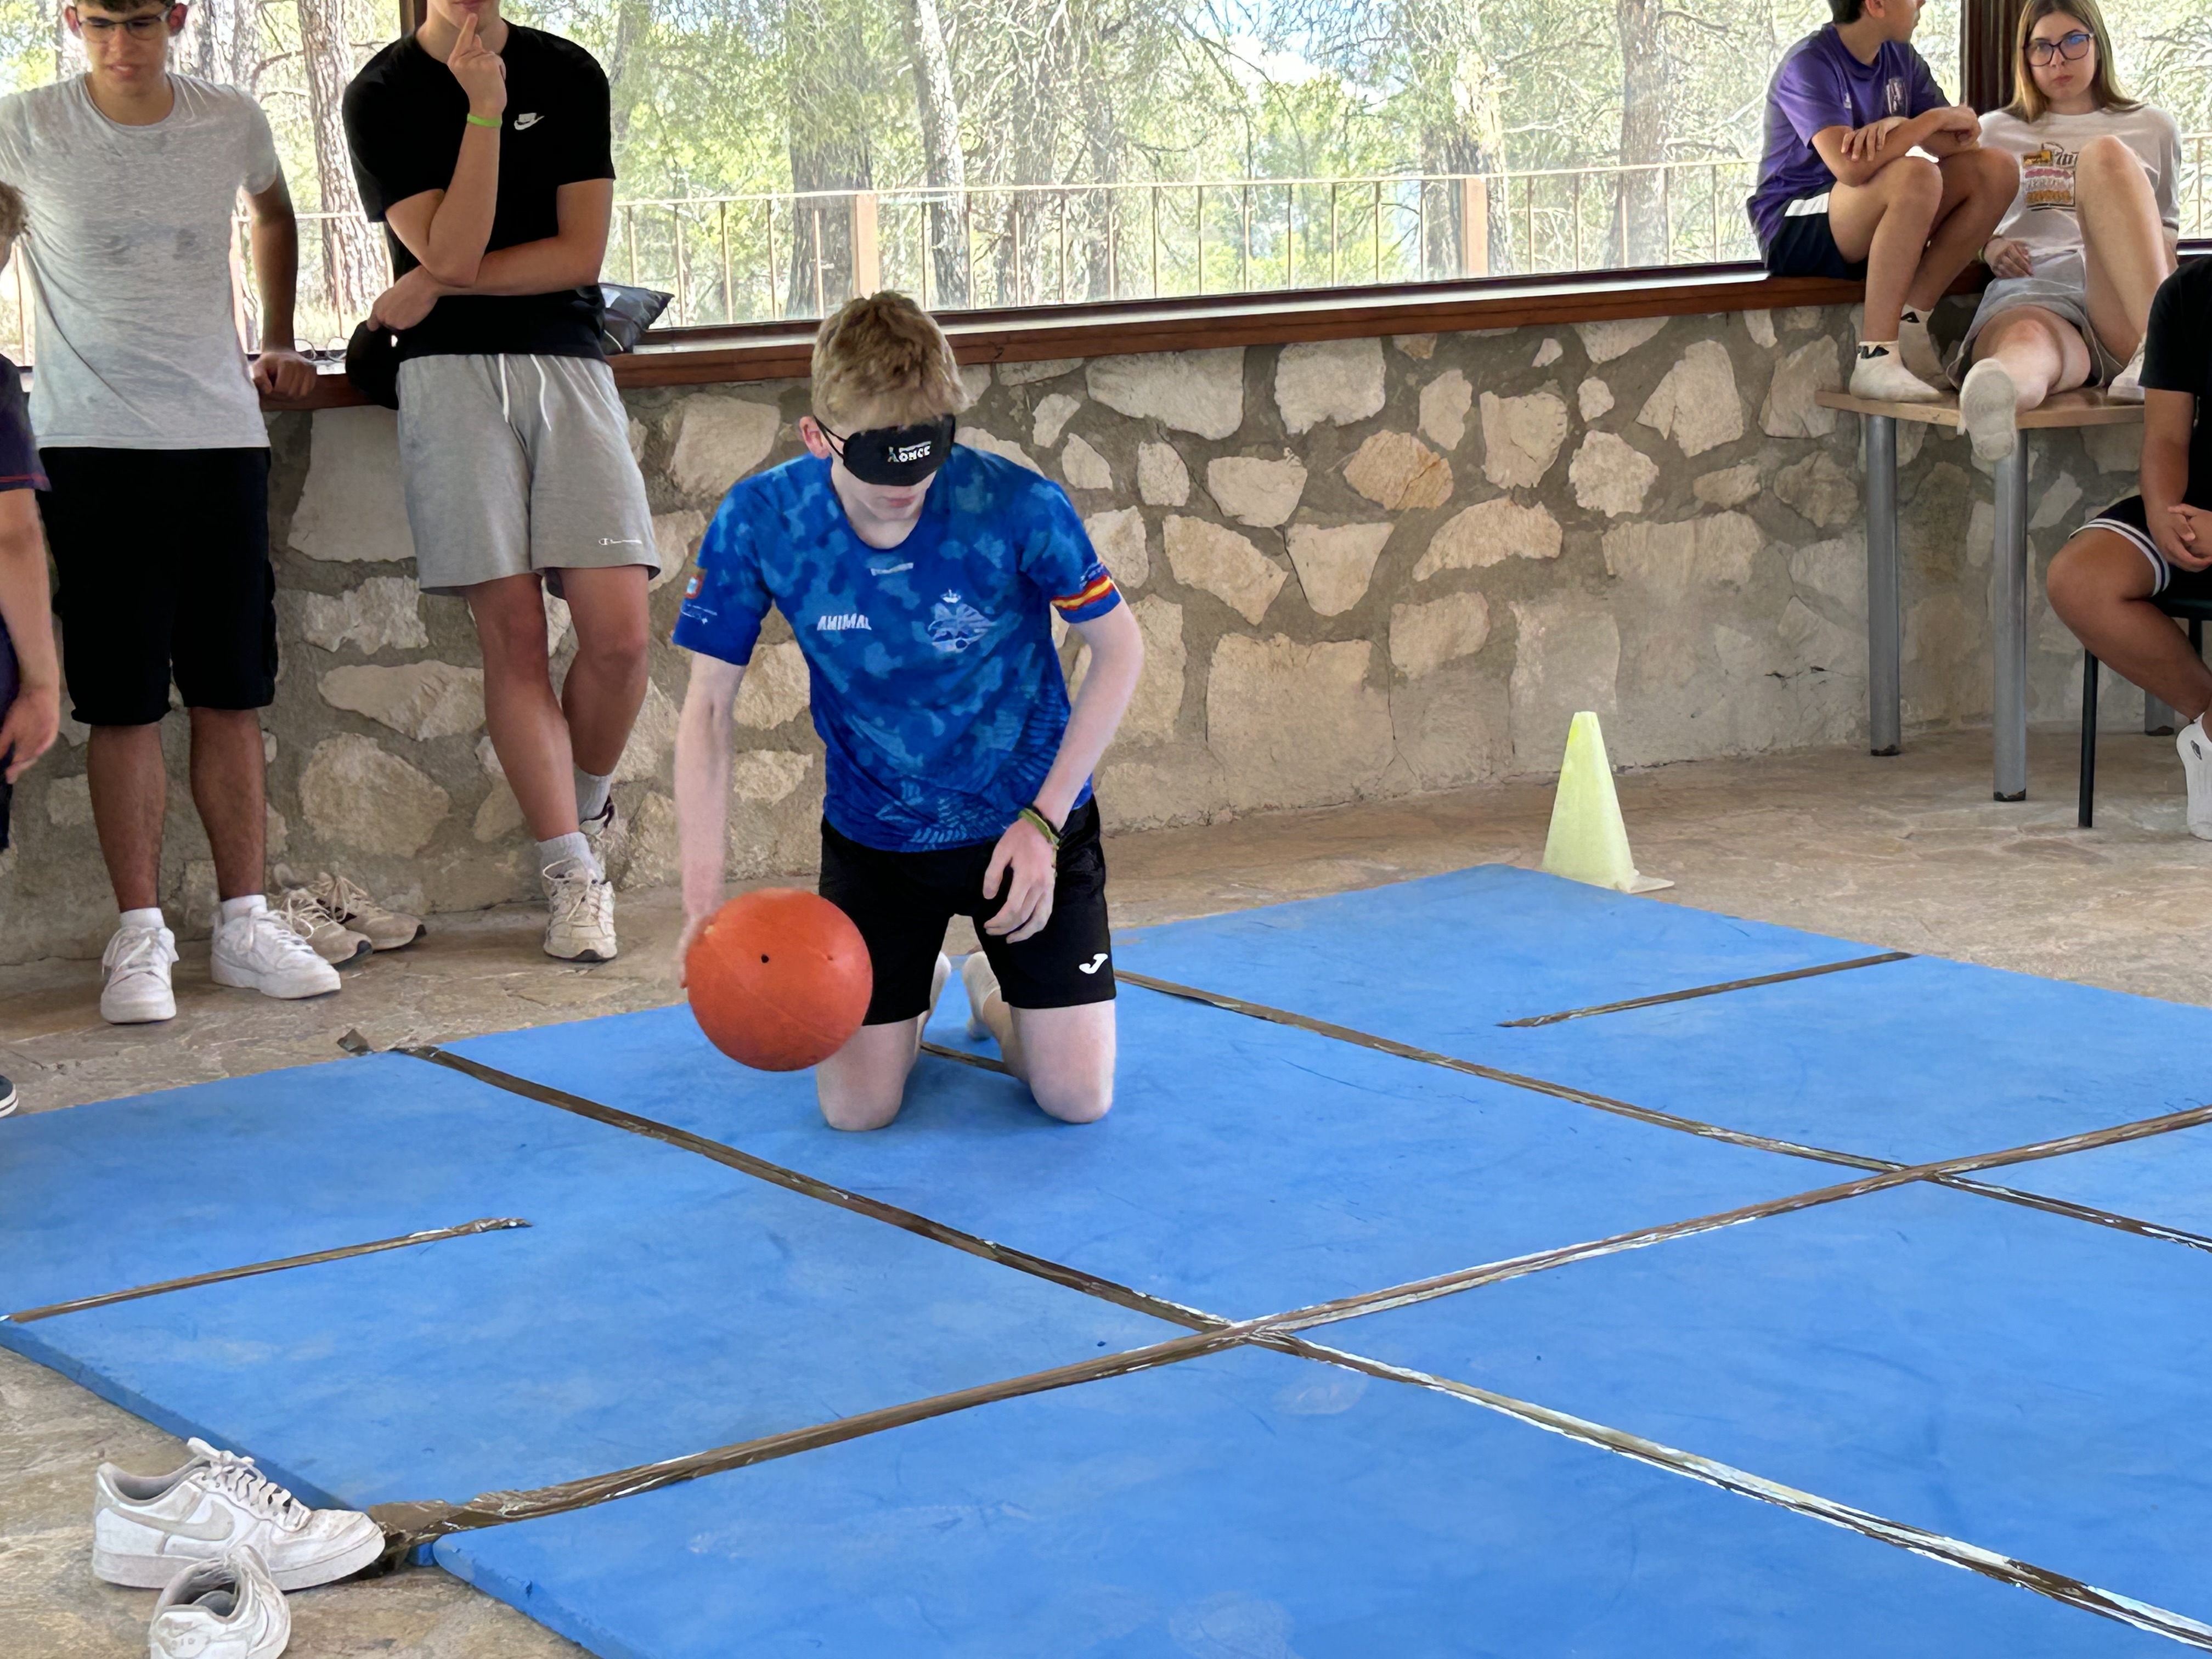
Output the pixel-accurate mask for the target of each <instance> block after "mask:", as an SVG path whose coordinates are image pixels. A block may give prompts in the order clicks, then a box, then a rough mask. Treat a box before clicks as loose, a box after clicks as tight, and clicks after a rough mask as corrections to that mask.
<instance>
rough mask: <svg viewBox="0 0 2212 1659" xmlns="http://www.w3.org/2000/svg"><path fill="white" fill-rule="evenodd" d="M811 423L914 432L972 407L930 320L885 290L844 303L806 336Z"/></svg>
mask: <svg viewBox="0 0 2212 1659" xmlns="http://www.w3.org/2000/svg"><path fill="white" fill-rule="evenodd" d="M813 374H814V418H815V419H816V420H817V421H820V422H823V424H825V425H827V426H829V427H832V428H836V427H839V426H841V425H842V423H843V422H848V421H851V420H853V419H854V418H855V417H858V416H866V417H867V418H868V421H869V423H870V424H871V425H880V426H914V425H918V424H920V423H921V422H924V421H933V420H935V419H937V417H938V416H940V415H957V414H958V413H959V412H960V411H961V410H963V409H965V408H967V407H968V405H969V403H970V402H971V401H972V400H971V399H970V398H969V395H968V388H967V386H965V385H964V384H963V382H962V380H961V379H960V365H959V364H958V363H957V362H954V361H953V357H952V343H951V341H949V340H947V339H946V338H945V331H944V330H943V329H941V328H939V327H938V325H937V320H936V319H934V318H933V317H932V316H931V315H930V314H929V313H927V312H926V311H924V310H923V309H922V308H921V307H920V306H918V305H916V304H915V302H914V301H912V300H910V299H908V297H907V296H906V295H903V294H900V293H897V292H896V291H895V290H893V289H884V291H883V292H882V293H881V294H871V295H868V296H867V297H866V299H858V298H855V299H851V300H848V301H845V303H844V304H843V305H842V306H840V307H837V311H836V315H835V316H832V317H830V318H828V319H825V320H824V321H823V325H822V327H821V330H820V331H819V332H818V333H817V334H816V335H815V337H814V368H813Z"/></svg>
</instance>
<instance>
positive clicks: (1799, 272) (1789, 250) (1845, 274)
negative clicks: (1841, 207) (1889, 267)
mask: <svg viewBox="0 0 2212 1659" xmlns="http://www.w3.org/2000/svg"><path fill="white" fill-rule="evenodd" d="M1766 268H1767V270H1769V271H1770V272H1771V273H1772V274H1773V275H1775V276H1832V277H1834V278H1835V279H1836V280H1837V281H1838V282H1844V283H1863V282H1864V281H1866V274H1867V268H1866V261H1865V260H1863V259H1846V258H1844V251H1843V249H1841V248H1839V247H1838V246H1836V234H1835V232H1833V231H1832V230H1831V229H1829V228H1828V215H1827V211H1826V209H1823V210H1821V211H1820V212H1818V213H1794V214H1791V215H1790V216H1789V217H1788V218H1786V219H1784V221H1783V222H1782V228H1781V229H1779V230H1778V231H1776V232H1775V233H1774V240H1772V241H1771V242H1769V243H1768V244H1767V245H1766Z"/></svg>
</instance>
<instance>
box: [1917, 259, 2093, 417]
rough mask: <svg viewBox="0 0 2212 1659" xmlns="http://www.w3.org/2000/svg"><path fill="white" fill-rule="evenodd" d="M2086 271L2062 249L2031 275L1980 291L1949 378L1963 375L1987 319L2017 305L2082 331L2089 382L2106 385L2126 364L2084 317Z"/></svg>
mask: <svg viewBox="0 0 2212 1659" xmlns="http://www.w3.org/2000/svg"><path fill="white" fill-rule="evenodd" d="M2088 292H2089V273H2088V270H2087V268H2086V267H2085V266H2084V264H2083V263H2082V258H2081V254H2079V253H2062V254H2059V255H2057V257H2056V258H2051V259H2050V260H2047V261H2046V262H2045V264H2044V265H2043V268H2042V269H2041V270H2038V271H2037V272H2036V273H2035V275H2033V276H1999V277H1996V278H1995V279H1994V280H1992V281H1991V282H1990V285H1989V286H1988V287H1987V288H1985V289H1983V290H1982V298H1981V302H1980V303H1979V304H1978V305H1977V306H1976V307H1974V320H1973V321H1972V323H1970V324H1969V325H1967V327H1966V338H1965V339H1963V340H1961V341H1960V343H1959V353H1958V357H1957V359H1956V367H1955V368H1954V369H1953V371H1952V372H1953V374H1954V378H1958V379H1964V378H1965V375H1966V365H1967V364H1968V363H1970V362H1972V361H1973V355H1974V342H1975V341H1976V340H1978V339H1979V338H1980V337H1981V333H1982V331H1983V330H1984V329H1985V328H1987V327H1988V326H1989V325H1990V321H1991V320H1992V319H1995V318H1997V317H2000V316H2002V315H2003V314H2004V313H2006V312H2008V311H2011V310H2014V309H2015V308H2017V307H2021V306H2034V307H2038V308H2039V309H2041V310H2044V311H2048V312H2050V313H2052V314H2053V315H2054V316H2057V317H2062V318H2063V319H2065V320H2066V321H2068V322H2069V323H2071V324H2073V325H2074V326H2075V328H2076V329H2078V330H2080V331H2081V339H2082V342H2083V343H2085V344H2086V345H2087V347H2088V348H2089V365H2090V367H2089V384H2090V385H2091V386H2109V385H2111V384H2112V380H2114V378H2115V377H2117V376H2118V374H2119V372H2120V371H2121V370H2122V369H2124V368H2126V367H2127V366H2128V361H2127V359H2126V358H2124V357H2122V356H2118V355H2117V354H2116V353H2114V352H2113V350H2112V348H2111V347H2110V346H2108V345H2106V343H2104V342H2103V341H2102V340H2100V339H2099V338H2098V337H2097V331H2096V329H2095V327H2094V326H2093V325H2092V324H2091V323H2090V321H2089V301H2088Z"/></svg>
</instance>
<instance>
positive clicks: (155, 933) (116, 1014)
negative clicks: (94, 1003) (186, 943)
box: [100, 927, 177, 1025]
mask: <svg viewBox="0 0 2212 1659" xmlns="http://www.w3.org/2000/svg"><path fill="white" fill-rule="evenodd" d="M176 959H177V936H176V935H175V934H174V933H171V932H170V931H169V930H168V929H167V928H166V927H118V928H117V929H116V930H115V937H114V938H113V939H110V940H108V941H107V948H106V950H105V951H101V952H100V966H101V967H102V968H104V969H106V970H107V983H106V985H105V986H103V987H101V988H100V1018H102V1019H104V1020H106V1022H107V1023H108V1024H111V1025H139V1024H145V1023H146V1022H148V1021H149V1020H157V1019H174V1018H176V1017H177V994H176V993H175V992H174V991H173V989H171V988H170V985H169V967H170V964H171V963H174V962H175V961H176Z"/></svg>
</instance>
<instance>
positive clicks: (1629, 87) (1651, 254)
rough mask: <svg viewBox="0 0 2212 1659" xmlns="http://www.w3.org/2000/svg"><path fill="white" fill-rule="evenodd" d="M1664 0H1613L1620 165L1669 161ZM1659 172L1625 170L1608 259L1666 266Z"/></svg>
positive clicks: (1617, 196)
mask: <svg viewBox="0 0 2212 1659" xmlns="http://www.w3.org/2000/svg"><path fill="white" fill-rule="evenodd" d="M1662 5H1663V0H1614V6H1613V15H1614V17H1615V19H1616V20H1617V21H1618V22H1619V25H1620V164H1621V165H1622V166H1623V167H1634V166H1638V165H1639V164H1646V165H1648V164H1650V163H1653V162H1658V161H1665V160H1666V159H1667V102H1668V100H1667V91H1668V88H1667V52H1666V45H1665V42H1664V40H1662ZM1661 176H1662V175H1661V174H1660V173H1658V172H1656V170H1655V171H1652V172H1648V173H1621V174H1620V175H1619V177H1620V184H1619V186H1618V188H1617V189H1616V190H1615V191H1614V192H1613V227H1612V232H1611V234H1609V235H1608V236H1607V239H1606V254H1607V258H1608V259H1609V260H1610V261H1611V262H1613V263H1615V264H1624V265H1663V264H1667V263H1668V258H1669V255H1670V250H1669V249H1668V246H1667V214H1666V209H1665V203H1664V186H1663V185H1662V184H1661V182H1660V181H1661Z"/></svg>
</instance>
